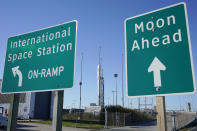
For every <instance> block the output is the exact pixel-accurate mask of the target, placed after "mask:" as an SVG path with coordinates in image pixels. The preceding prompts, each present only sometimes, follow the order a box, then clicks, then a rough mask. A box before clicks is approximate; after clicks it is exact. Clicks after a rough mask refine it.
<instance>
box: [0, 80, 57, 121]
mask: <svg viewBox="0 0 197 131" xmlns="http://www.w3.org/2000/svg"><path fill="white" fill-rule="evenodd" d="M1 82H2V80H0V89H1ZM10 96H11V95H10V94H0V114H1V115H3V116H8V113H9V106H10ZM51 98H53V93H52V92H34V93H21V94H20V101H19V109H18V117H19V118H21V119H29V118H34V119H49V118H52V109H53V107H52V105H53V101H52V99H51Z"/></svg>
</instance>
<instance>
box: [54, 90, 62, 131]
mask: <svg viewBox="0 0 197 131" xmlns="http://www.w3.org/2000/svg"><path fill="white" fill-rule="evenodd" d="M63 98H64V91H55V92H54V103H53V122H52V129H53V131H61V130H62V109H63Z"/></svg>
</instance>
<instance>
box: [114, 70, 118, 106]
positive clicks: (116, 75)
mask: <svg viewBox="0 0 197 131" xmlns="http://www.w3.org/2000/svg"><path fill="white" fill-rule="evenodd" d="M114 77H115V79H116V106H117V104H118V103H117V101H118V95H117V88H118V87H117V77H118V74H114Z"/></svg>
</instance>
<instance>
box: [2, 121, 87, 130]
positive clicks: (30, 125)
mask: <svg viewBox="0 0 197 131" xmlns="http://www.w3.org/2000/svg"><path fill="white" fill-rule="evenodd" d="M0 131H5V129H4V130H1V129H0ZM16 131H52V126H51V125H47V124H38V123H19V124H18V126H17V130H16ZM62 131H90V130H88V129H81V128H70V127H62Z"/></svg>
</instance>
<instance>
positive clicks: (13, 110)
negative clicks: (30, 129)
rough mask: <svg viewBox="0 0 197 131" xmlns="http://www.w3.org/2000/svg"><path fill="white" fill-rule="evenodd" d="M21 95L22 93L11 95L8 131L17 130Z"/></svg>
mask: <svg viewBox="0 0 197 131" xmlns="http://www.w3.org/2000/svg"><path fill="white" fill-rule="evenodd" d="M19 97H20V94H12V95H11V102H10V108H9V115H8V126H7V131H15V130H16V125H17V114H18V105H19Z"/></svg>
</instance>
